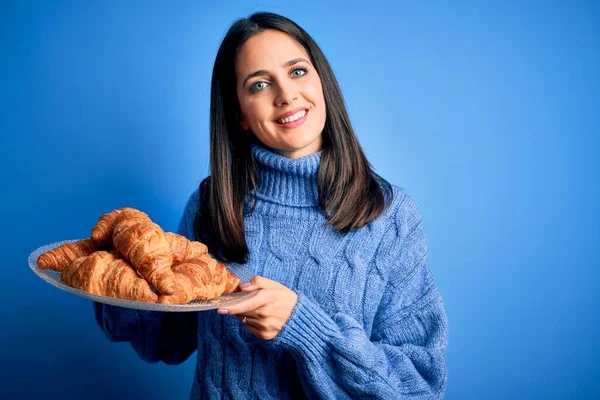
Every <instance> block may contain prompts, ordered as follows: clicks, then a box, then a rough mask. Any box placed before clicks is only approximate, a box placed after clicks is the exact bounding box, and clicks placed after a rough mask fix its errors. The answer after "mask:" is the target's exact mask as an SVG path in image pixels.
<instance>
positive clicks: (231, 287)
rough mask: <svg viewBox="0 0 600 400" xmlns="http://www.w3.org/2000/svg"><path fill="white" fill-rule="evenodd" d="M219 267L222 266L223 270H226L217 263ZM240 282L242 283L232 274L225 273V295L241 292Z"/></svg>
mask: <svg viewBox="0 0 600 400" xmlns="http://www.w3.org/2000/svg"><path fill="white" fill-rule="evenodd" d="M219 265H220V266H222V267H223V268H225V270H227V268H226V267H225V265H223V264H221V263H219ZM240 282H242V281H241V280H240V278H238V277H237V276H236V275H235V274H232V273H231V272H229V271H227V283H226V285H225V293H233V292H239V291H241V289H240Z"/></svg>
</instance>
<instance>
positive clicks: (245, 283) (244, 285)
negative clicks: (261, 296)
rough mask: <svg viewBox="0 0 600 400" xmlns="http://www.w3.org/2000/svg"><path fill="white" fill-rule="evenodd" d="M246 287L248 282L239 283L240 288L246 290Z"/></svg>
mask: <svg viewBox="0 0 600 400" xmlns="http://www.w3.org/2000/svg"><path fill="white" fill-rule="evenodd" d="M248 286H250V282H242V283H240V287H241V288H247V287H248Z"/></svg>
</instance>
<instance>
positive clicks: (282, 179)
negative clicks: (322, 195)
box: [252, 143, 322, 207]
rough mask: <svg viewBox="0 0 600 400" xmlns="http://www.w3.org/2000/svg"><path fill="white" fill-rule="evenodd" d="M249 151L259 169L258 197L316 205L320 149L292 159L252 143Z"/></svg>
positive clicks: (280, 202) (284, 203)
mask: <svg viewBox="0 0 600 400" xmlns="http://www.w3.org/2000/svg"><path fill="white" fill-rule="evenodd" d="M252 155H253V156H254V160H255V161H256V166H257V171H258V186H257V188H256V197H257V198H258V199H259V200H264V201H268V202H271V203H276V204H281V205H285V206H294V207H314V206H318V204H319V194H318V190H317V174H318V172H319V165H320V164H321V155H322V151H319V152H317V153H314V154H309V155H307V156H304V157H301V158H297V159H291V158H287V157H283V156H281V155H279V154H277V153H275V152H273V150H271V149H269V148H267V147H265V146H264V145H262V144H259V143H254V144H252Z"/></svg>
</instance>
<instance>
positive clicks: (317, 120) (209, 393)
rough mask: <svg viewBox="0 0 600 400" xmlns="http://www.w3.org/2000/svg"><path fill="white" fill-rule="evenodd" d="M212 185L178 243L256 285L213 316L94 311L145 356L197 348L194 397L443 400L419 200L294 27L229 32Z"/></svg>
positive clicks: (442, 319) (441, 343)
mask: <svg viewBox="0 0 600 400" xmlns="http://www.w3.org/2000/svg"><path fill="white" fill-rule="evenodd" d="M210 118H211V121H210V124H211V176H210V177H209V178H206V179H205V180H204V181H203V182H202V183H201V184H200V187H199V189H198V190H197V191H196V192H195V193H194V194H193V195H192V196H191V198H190V200H189V201H188V203H187V205H186V208H185V210H184V212H183V217H182V220H181V222H180V225H179V233H181V234H183V235H186V236H187V237H188V238H190V239H193V240H199V241H202V242H204V243H206V244H207V245H208V247H209V249H210V251H211V253H212V254H213V256H215V257H216V258H218V259H219V260H221V261H223V262H226V263H240V264H245V266H246V267H247V268H249V269H250V270H252V271H253V273H254V274H255V275H256V276H255V277H254V278H253V279H252V280H251V281H250V282H245V283H244V284H243V285H242V286H243V289H242V290H244V291H258V292H257V294H256V295H255V296H253V297H250V298H248V299H245V300H244V301H242V302H240V303H237V304H235V305H232V306H230V307H228V308H222V309H219V310H218V311H217V312H200V313H158V312H139V311H135V310H128V309H121V308H116V307H112V306H108V305H101V304H96V305H95V307H96V317H97V320H98V323H99V324H100V326H101V327H102V329H103V330H104V331H105V332H106V334H107V336H108V337H109V339H111V340H113V341H129V342H131V343H132V345H133V347H134V348H135V349H136V351H137V352H138V353H139V355H140V356H141V357H142V358H144V359H145V360H148V361H150V362H155V361H163V362H165V363H168V364H174V363H181V362H183V361H184V360H186V359H187V358H188V357H189V356H190V355H191V354H192V353H193V352H195V351H196V350H197V364H196V373H195V379H194V383H193V388H192V393H191V396H190V398H192V399H200V398H210V399H213V398H215V399H216V398H218V399H221V398H232V399H250V398H260V399H285V398H306V397H308V398H324V399H343V398H381V399H399V398H442V397H443V396H444V392H445V388H446V367H445V351H446V345H447V334H448V331H447V318H446V313H445V310H444V305H443V301H442V298H441V296H440V294H439V292H438V290H437V288H436V285H435V282H434V279H433V277H432V274H431V272H430V269H429V267H428V262H427V249H426V239H425V236H424V230H423V223H422V218H421V214H420V212H419V209H418V207H417V205H416V204H415V202H414V200H412V199H411V198H410V197H409V196H408V195H407V194H406V193H405V192H403V191H402V190H401V189H399V188H397V187H394V186H391V185H390V184H389V183H387V182H386V181H385V180H383V179H382V178H380V177H379V176H377V175H376V174H375V173H374V172H373V171H372V170H371V168H370V166H369V163H368V161H367V159H366V158H365V155H364V153H363V151H362V150H361V147H360V145H359V144H358V141H357V139H356V136H355V134H354V132H353V129H352V126H351V124H350V119H349V118H348V114H347V111H346V109H345V106H344V101H343V98H342V94H341V92H340V89H339V86H338V84H337V81H336V79H335V77H334V74H333V72H332V69H331V67H330V66H329V64H328V62H327V60H326V58H325V56H324V55H323V53H322V52H321V50H320V49H319V47H318V46H317V44H316V43H315V42H314V41H313V39H312V38H311V37H310V36H309V35H308V33H306V32H305V31H304V30H303V29H302V28H301V27H299V26H298V25H297V24H295V23H294V22H292V21H290V20H289V19H286V18H284V17H281V16H278V15H275V14H271V13H257V14H254V15H252V16H251V17H250V18H248V19H241V20H238V21H237V22H235V23H234V24H233V25H232V27H231V28H230V29H229V31H228V33H227V35H226V37H225V38H224V40H223V42H222V44H221V47H220V49H219V51H218V54H217V57H216V61H215V64H214V70H213V76H212V90H211V117H210Z"/></svg>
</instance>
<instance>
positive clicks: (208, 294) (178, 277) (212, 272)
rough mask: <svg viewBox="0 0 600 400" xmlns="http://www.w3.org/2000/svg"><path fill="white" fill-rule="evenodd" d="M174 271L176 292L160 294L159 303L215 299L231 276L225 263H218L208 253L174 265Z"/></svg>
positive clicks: (221, 292) (223, 289)
mask: <svg viewBox="0 0 600 400" xmlns="http://www.w3.org/2000/svg"><path fill="white" fill-rule="evenodd" d="M173 272H174V273H175V282H176V285H175V290H174V293H173V294H171V295H163V296H159V298H158V302H159V303H162V304H185V303H189V302H190V301H193V300H197V299H202V300H208V299H214V298H215V297H219V296H220V295H221V294H223V292H224V291H225V287H226V286H227V281H228V277H229V275H228V272H227V269H225V268H224V266H223V264H219V263H217V262H216V261H215V259H213V258H212V257H210V256H209V255H208V254H205V256H204V257H202V258H199V259H196V260H185V261H183V262H181V263H179V264H176V265H174V266H173Z"/></svg>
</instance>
